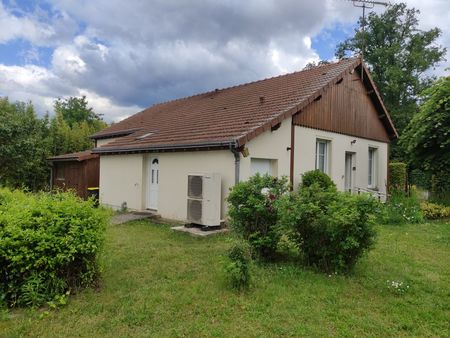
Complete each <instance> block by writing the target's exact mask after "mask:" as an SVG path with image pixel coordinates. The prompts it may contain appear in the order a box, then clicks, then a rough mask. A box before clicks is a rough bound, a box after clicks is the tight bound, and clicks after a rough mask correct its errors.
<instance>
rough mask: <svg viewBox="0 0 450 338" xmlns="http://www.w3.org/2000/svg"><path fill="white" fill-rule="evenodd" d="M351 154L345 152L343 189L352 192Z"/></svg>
mask: <svg viewBox="0 0 450 338" xmlns="http://www.w3.org/2000/svg"><path fill="white" fill-rule="evenodd" d="M352 176H353V154H352V153H345V191H348V192H353V179H352Z"/></svg>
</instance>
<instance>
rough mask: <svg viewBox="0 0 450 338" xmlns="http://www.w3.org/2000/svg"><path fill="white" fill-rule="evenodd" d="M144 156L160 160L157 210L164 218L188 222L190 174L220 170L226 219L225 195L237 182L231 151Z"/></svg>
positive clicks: (222, 216)
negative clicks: (188, 178) (188, 179)
mask: <svg viewBox="0 0 450 338" xmlns="http://www.w3.org/2000/svg"><path fill="white" fill-rule="evenodd" d="M145 156H146V157H148V156H149V157H157V158H158V159H159V197H158V213H159V214H160V215H161V216H162V217H164V218H167V219H174V220H180V221H185V220H186V217H187V177H188V175H189V174H192V173H194V174H195V173H218V174H220V175H221V180H222V198H221V200H222V206H221V218H222V219H224V217H225V215H226V211H227V210H226V202H225V196H226V195H227V193H228V191H229V189H230V187H232V186H233V185H234V156H233V154H232V153H231V151H230V150H211V151H192V152H175V153H160V154H148V155H145ZM146 162H147V161H146Z"/></svg>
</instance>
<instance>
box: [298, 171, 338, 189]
mask: <svg viewBox="0 0 450 338" xmlns="http://www.w3.org/2000/svg"><path fill="white" fill-rule="evenodd" d="M313 184H318V185H319V187H320V188H322V189H334V190H336V184H334V182H333V180H332V179H331V178H330V176H328V175H327V174H325V173H324V172H322V171H320V170H318V169H317V170H312V171H308V172H306V173H304V174H303V175H302V183H301V187H303V188H307V187H310V186H311V185H313Z"/></svg>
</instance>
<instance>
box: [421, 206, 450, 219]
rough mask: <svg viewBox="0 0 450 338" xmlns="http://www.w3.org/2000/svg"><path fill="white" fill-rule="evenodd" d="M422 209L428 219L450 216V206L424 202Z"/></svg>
mask: <svg viewBox="0 0 450 338" xmlns="http://www.w3.org/2000/svg"><path fill="white" fill-rule="evenodd" d="M420 209H421V210H422V213H423V215H424V216H425V218H427V219H442V218H449V217H450V207H446V206H443V205H440V204H436V203H430V202H422V203H421V204H420Z"/></svg>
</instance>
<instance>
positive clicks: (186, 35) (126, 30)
mask: <svg viewBox="0 0 450 338" xmlns="http://www.w3.org/2000/svg"><path fill="white" fill-rule="evenodd" d="M391 2H393V3H395V2H396V1H391ZM405 2H407V3H408V5H409V6H410V7H415V8H417V9H419V10H420V11H421V14H420V16H419V19H420V28H421V29H430V28H433V27H436V26H437V27H439V28H441V29H442V31H443V34H442V36H441V37H440V39H439V41H438V43H439V44H440V45H442V46H444V47H447V49H448V50H450V1H449V0H428V1H423V0H421V1H419V0H406V1H405ZM377 10H378V11H381V10H383V9H382V8H378V9H377ZM360 14H361V11H360V9H357V8H354V7H353V6H352V3H351V2H349V1H345V0H314V1H311V0H246V1H242V0H147V1H144V0H127V1H123V0H76V1H74V0H47V1H25V0H15V1H14V0H0V97H2V96H7V97H9V99H10V100H11V101H16V100H19V101H26V102H28V101H31V102H32V103H33V105H34V106H35V108H36V111H37V112H38V114H44V113H46V112H49V113H50V114H52V113H53V108H52V107H53V102H54V100H55V99H56V98H66V97H69V96H81V95H85V96H86V97H87V100H88V102H89V104H90V106H92V107H93V108H94V110H95V111H96V112H97V113H101V114H103V116H104V119H105V120H106V121H108V122H112V121H119V120H121V119H123V118H125V117H127V116H129V115H132V114H134V113H136V112H138V111H140V110H142V109H143V108H145V107H148V106H151V105H153V104H155V103H158V102H163V101H167V100H171V99H175V98H179V97H184V96H189V95H193V94H196V93H200V92H204V91H209V90H213V89H215V88H225V87H229V86H233V85H237V84H241V83H245V82H250V81H254V80H259V79H263V78H267V77H271V76H275V75H279V74H283V73H287V72H292V71H296V70H301V69H302V68H303V67H304V66H305V65H306V64H307V63H308V62H313V61H316V62H317V61H318V60H321V59H326V60H332V59H333V58H334V50H335V47H336V44H337V43H338V42H340V41H343V40H344V39H345V38H347V37H350V36H352V35H353V33H354V29H355V27H356V22H357V20H358V17H359V16H360ZM447 59H448V60H450V53H449V52H448V53H447ZM448 64H449V63H448V62H444V63H442V64H441V65H439V67H437V69H435V70H433V72H434V74H435V75H438V76H440V75H444V74H445V70H444V69H445V68H446V67H448Z"/></svg>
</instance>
